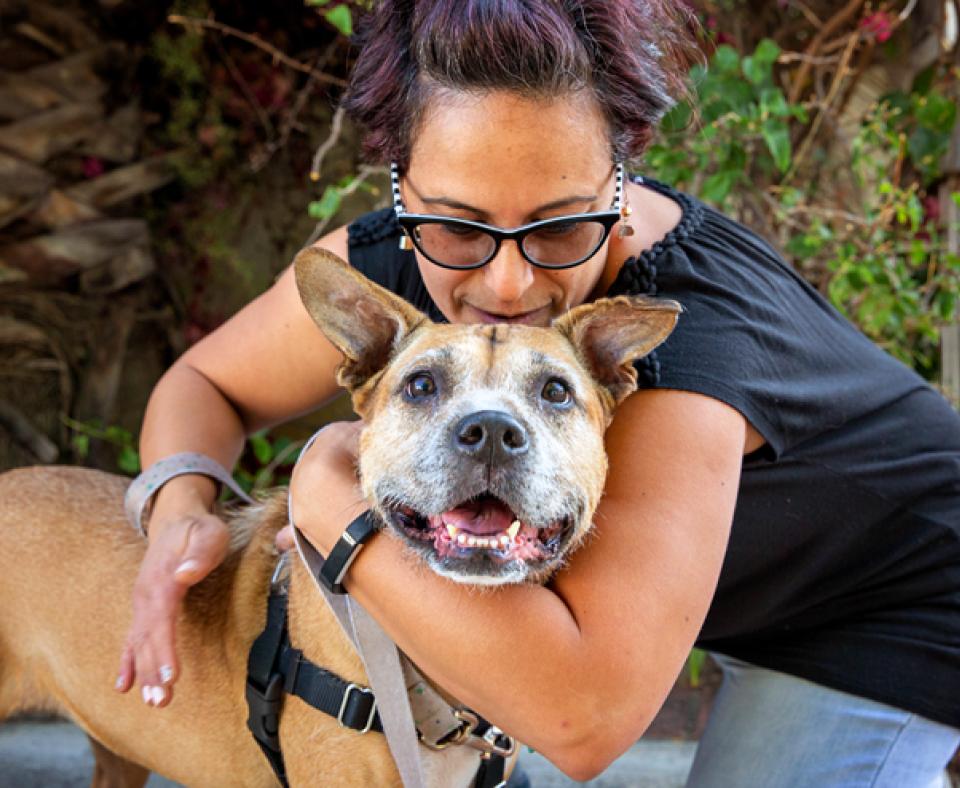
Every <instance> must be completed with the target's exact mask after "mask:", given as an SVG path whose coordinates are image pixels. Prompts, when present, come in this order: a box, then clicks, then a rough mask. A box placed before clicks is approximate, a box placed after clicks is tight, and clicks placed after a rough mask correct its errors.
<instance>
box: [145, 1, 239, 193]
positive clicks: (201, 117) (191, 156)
mask: <svg viewBox="0 0 960 788" xmlns="http://www.w3.org/2000/svg"><path fill="white" fill-rule="evenodd" d="M171 13H176V14H182V15H184V16H189V17H201V18H202V17H206V16H209V15H210V8H209V5H208V4H207V2H206V0H177V2H175V3H174V4H173V7H172V9H171ZM150 56H151V58H152V60H153V61H154V62H155V63H156V64H157V66H158V68H159V70H160V74H161V76H162V78H163V79H164V80H165V81H166V82H167V84H168V85H169V93H170V95H171V99H170V107H169V111H168V118H169V119H168V121H167V124H166V126H165V127H164V129H163V134H162V137H163V141H164V142H165V143H166V144H167V145H168V146H169V147H170V148H171V149H175V150H176V151H177V155H175V156H174V157H173V158H172V162H173V165H174V167H175V168H176V170H177V175H178V176H179V178H180V180H181V181H183V183H184V185H185V186H187V187H188V188H193V189H195V188H199V187H200V186H203V185H204V184H206V183H209V182H211V181H213V180H214V179H215V178H216V177H217V176H218V174H219V173H220V172H221V171H222V169H223V168H224V167H227V166H232V164H233V162H235V160H236V156H237V151H236V144H237V134H236V130H235V129H234V127H233V126H232V125H231V124H229V123H226V122H225V121H224V118H223V112H222V103H223V97H222V96H217V95H216V93H215V91H214V90H213V89H212V88H211V84H210V74H209V68H208V65H207V63H206V56H205V54H204V38H203V34H202V32H200V31H199V30H196V29H192V28H185V29H177V30H171V31H169V32H167V31H163V32H159V33H157V34H156V35H155V36H154V37H153V39H152V40H151V47H150Z"/></svg>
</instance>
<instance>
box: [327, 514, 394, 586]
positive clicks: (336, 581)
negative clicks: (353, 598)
mask: <svg viewBox="0 0 960 788" xmlns="http://www.w3.org/2000/svg"><path fill="white" fill-rule="evenodd" d="M379 527H380V526H379V523H378V522H377V518H376V515H374V514H373V512H371V511H370V510H369V509H367V511H365V512H364V513H363V514H361V515H360V516H359V517H357V519H356V520H354V521H353V522H352V523H350V525H348V526H347V527H346V529H345V530H344V532H343V534H341V536H340V538H339V539H338V540H337V543H336V544H335V545H334V546H333V549H332V550H331V551H330V555H328V556H327V557H326V559H325V560H324V562H323V566H321V567H320V571H319V573H318V574H317V579H318V580H319V581H320V582H321V583H323V587H324V588H326V589H327V590H328V591H330V592H331V593H333V594H345V593H347V589H346V588H344V587H343V578H344V577H346V574H347V570H348V569H349V568H350V564H352V563H353V562H354V561H355V560H356V558H357V556H358V555H359V554H360V549H361V548H362V547H363V545H364V543H365V542H366V541H367V540H368V539H369V538H370V537H371V536H373V535H374V534H375V533H376V532H377V530H378V528H379Z"/></svg>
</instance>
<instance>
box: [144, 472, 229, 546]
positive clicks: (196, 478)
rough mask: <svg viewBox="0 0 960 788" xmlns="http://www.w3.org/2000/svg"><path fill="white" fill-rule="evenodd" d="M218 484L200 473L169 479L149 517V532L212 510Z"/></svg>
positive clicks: (157, 496)
mask: <svg viewBox="0 0 960 788" xmlns="http://www.w3.org/2000/svg"><path fill="white" fill-rule="evenodd" d="M218 492H219V485H218V484H217V482H216V480H214V479H211V478H210V477H209V476H202V475H200V474H185V475H183V476H177V477H175V478H173V479H170V480H169V481H167V482H166V483H165V484H164V485H163V487H161V488H160V490H159V492H158V493H157V495H156V497H155V499H154V502H153V506H152V508H151V511H150V514H149V519H148V525H149V528H148V532H152V531H153V530H155V529H158V528H162V527H163V525H164V524H165V523H168V522H170V521H172V520H176V519H179V518H184V517H200V516H203V515H206V514H209V513H210V512H211V511H213V505H214V503H215V502H216V499H217V494H218Z"/></svg>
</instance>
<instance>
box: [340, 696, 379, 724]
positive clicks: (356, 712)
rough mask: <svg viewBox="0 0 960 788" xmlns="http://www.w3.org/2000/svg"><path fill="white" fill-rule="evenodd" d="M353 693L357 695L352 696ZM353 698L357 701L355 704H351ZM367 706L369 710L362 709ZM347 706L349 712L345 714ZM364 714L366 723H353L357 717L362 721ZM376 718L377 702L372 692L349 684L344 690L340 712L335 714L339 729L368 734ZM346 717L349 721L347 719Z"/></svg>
mask: <svg viewBox="0 0 960 788" xmlns="http://www.w3.org/2000/svg"><path fill="white" fill-rule="evenodd" d="M354 692H356V693H357V694H356V695H354V694H353V693H354ZM353 698H357V699H358V700H357V702H356V703H352V702H351V700H352V699H353ZM367 704H369V710H365V709H364V706H366V705H367ZM348 705H349V706H351V709H350V711H349V712H347V706H348ZM364 714H366V715H367V719H366V722H361V721H356V722H354V720H357V717H360V720H362V719H363V715H364ZM376 716H377V701H376V698H374V697H373V692H372V691H371V690H369V689H367V688H366V687H361V686H358V685H357V684H349V685H348V686H347V688H346V690H344V693H343V702H342V703H341V704H340V711H339V712H337V722H339V723H340V727H341V728H353V729H354V730H355V731H360V733H369V732H370V729H371V728H372V727H373V718H374V717H376ZM348 717H349V719H347V718H348Z"/></svg>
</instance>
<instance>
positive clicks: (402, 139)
mask: <svg viewBox="0 0 960 788" xmlns="http://www.w3.org/2000/svg"><path fill="white" fill-rule="evenodd" d="M693 26H694V22H693V14H692V12H691V11H690V9H689V8H688V7H687V6H686V4H685V3H683V2H671V1H670V0H381V1H378V2H376V3H375V5H374V7H373V9H372V10H371V12H370V13H369V14H368V15H367V16H366V18H365V19H364V20H363V22H362V23H361V25H360V28H359V33H358V43H359V44H360V52H359V54H358V57H357V62H356V64H355V66H354V69H353V74H352V77H351V80H350V84H349V86H348V88H347V91H346V94H345V95H344V97H343V100H342V104H343V107H344V108H345V110H346V111H347V113H348V114H349V115H350V116H351V117H352V118H353V119H354V120H355V121H356V122H357V123H358V124H359V125H360V127H361V128H362V129H363V133H364V138H363V148H364V154H365V155H366V157H367V158H368V159H370V160H371V161H374V162H386V161H390V160H395V161H397V162H398V163H399V164H400V165H401V167H404V166H406V165H407V163H408V162H409V156H410V148H411V144H412V137H413V134H414V133H415V132H416V129H417V125H418V123H419V122H420V120H421V118H422V117H423V112H424V108H425V106H426V104H427V100H428V99H429V98H430V97H431V96H432V95H433V94H435V93H436V92H437V90H438V89H441V90H442V89H448V90H449V89H453V90H466V91H485V90H498V89H502V90H510V91H515V92H518V93H521V94H524V95H529V96H534V97H547V98H549V97H555V96H559V95H563V94H564V93H569V92H575V91H588V92H589V93H591V94H592V95H593V96H594V98H595V100H596V102H597V104H598V106H599V107H600V110H601V111H602V112H603V114H604V117H605V118H606V120H607V123H608V126H609V129H610V145H611V149H612V150H611V153H612V155H613V157H614V158H615V159H618V160H629V159H631V158H634V157H636V156H638V155H639V154H640V153H641V152H642V151H643V149H644V148H645V147H646V145H647V143H648V142H649V141H650V137H651V136H652V133H653V129H654V127H655V126H656V124H657V123H658V122H659V120H660V118H661V117H662V116H663V114H664V112H666V111H667V110H668V109H669V108H670V106H671V105H672V103H673V97H679V96H683V95H685V94H686V86H685V76H686V71H687V68H688V66H689V64H690V62H691V61H692V59H693V58H694V57H695V52H696V47H695V44H694V41H693V37H692V35H691V34H690V31H691V30H692V29H693Z"/></svg>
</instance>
